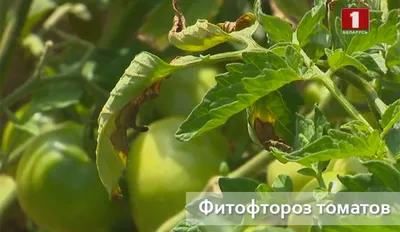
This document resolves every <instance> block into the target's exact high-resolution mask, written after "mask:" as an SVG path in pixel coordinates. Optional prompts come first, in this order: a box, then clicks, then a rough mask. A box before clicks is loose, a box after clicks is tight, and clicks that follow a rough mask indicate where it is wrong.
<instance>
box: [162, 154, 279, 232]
mask: <svg viewBox="0 0 400 232" xmlns="http://www.w3.org/2000/svg"><path fill="white" fill-rule="evenodd" d="M274 159H275V158H274V156H273V155H271V153H269V152H267V151H261V152H260V153H258V154H257V155H256V156H255V157H253V158H252V159H251V160H249V161H248V162H247V163H245V164H243V165H242V166H241V167H239V168H238V169H236V170H235V171H233V172H231V173H229V174H228V176H227V177H228V178H237V177H248V178H252V177H254V176H256V175H257V174H258V173H260V171H261V170H263V169H264V168H265V167H266V166H267V165H268V164H269V163H270V162H272V161H273V160H274ZM213 179H215V177H213V178H212V179H211V180H213ZM212 184H215V182H211V181H210V182H209V185H212ZM205 189H207V186H206V188H205ZM204 194H205V192H203V193H202V194H200V195H199V196H198V198H201V197H202V196H203V195H204ZM185 216H186V210H185V209H183V210H182V211H180V212H179V213H177V214H176V215H174V216H173V217H171V218H169V219H168V220H167V221H166V222H165V223H164V224H162V225H161V226H160V227H159V228H158V229H157V230H156V232H168V231H171V230H172V229H173V228H174V227H175V226H176V225H177V224H178V223H179V222H180V221H182V220H184V219H185Z"/></svg>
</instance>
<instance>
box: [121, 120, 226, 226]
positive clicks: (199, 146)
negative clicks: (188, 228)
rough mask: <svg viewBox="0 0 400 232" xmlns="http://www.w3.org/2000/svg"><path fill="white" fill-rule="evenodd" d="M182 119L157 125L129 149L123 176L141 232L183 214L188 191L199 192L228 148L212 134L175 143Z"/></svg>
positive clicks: (151, 126) (217, 167)
mask: <svg viewBox="0 0 400 232" xmlns="http://www.w3.org/2000/svg"><path fill="white" fill-rule="evenodd" d="M183 120H184V118H183V117H168V118H165V119H162V120H159V121H156V122H154V123H152V124H150V125H149V128H150V130H149V131H148V132H145V133H142V134H140V135H139V136H138V137H137V138H136V140H135V141H134V142H133V144H132V145H131V148H130V153H129V156H128V162H127V173H126V178H127V183H128V189H129V197H130V199H131V208H132V213H133V219H134V221H135V223H136V225H137V227H138V228H139V231H140V232H154V231H155V230H156V228H157V227H158V226H160V225H161V224H162V223H163V222H164V221H165V220H166V219H168V218H169V217H171V216H173V215H174V214H176V213H178V212H179V211H180V210H182V209H183V208H184V207H185V205H186V192H201V191H202V190H203V188H204V187H205V185H206V184H207V182H208V180H209V179H210V178H211V177H213V176H215V175H218V170H219V167H220V164H221V163H222V162H223V161H224V160H225V159H226V157H227V155H228V152H229V150H228V144H227V142H226V140H225V138H223V136H222V135H220V134H218V133H214V132H216V131H211V132H209V133H207V134H204V135H202V136H200V137H198V138H195V139H193V140H191V141H189V142H185V143H183V142H180V141H178V140H176V138H175V137H174V133H175V131H176V130H177V128H178V127H179V125H180V124H181V123H182V122H183Z"/></svg>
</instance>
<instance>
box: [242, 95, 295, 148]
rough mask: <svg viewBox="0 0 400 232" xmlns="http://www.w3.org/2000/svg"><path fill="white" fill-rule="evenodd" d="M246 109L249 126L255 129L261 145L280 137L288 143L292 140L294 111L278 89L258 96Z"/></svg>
mask: <svg viewBox="0 0 400 232" xmlns="http://www.w3.org/2000/svg"><path fill="white" fill-rule="evenodd" d="M247 111H248V113H249V123H250V126H251V127H252V128H254V129H255V133H256V135H257V137H258V140H259V141H260V143H261V144H262V145H263V144H264V143H265V142H268V141H270V140H274V141H278V140H279V139H280V138H282V139H283V140H284V141H286V142H287V143H289V144H291V143H292V142H293V139H294V134H293V132H294V121H295V120H294V116H295V112H296V111H295V109H294V110H293V109H292V108H291V107H289V106H288V103H287V101H285V100H284V99H283V96H282V93H281V92H280V91H278V90H277V91H274V92H271V93H269V94H267V95H266V96H265V97H262V98H260V99H259V100H257V101H256V102H255V103H254V104H253V105H251V106H250V107H249V108H248V109H247Z"/></svg>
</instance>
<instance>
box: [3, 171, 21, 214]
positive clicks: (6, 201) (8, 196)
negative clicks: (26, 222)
mask: <svg viewBox="0 0 400 232" xmlns="http://www.w3.org/2000/svg"><path fill="white" fill-rule="evenodd" d="M0 189H1V191H0V216H1V215H2V214H3V213H4V211H5V210H6V209H7V207H8V206H9V205H10V204H11V202H12V201H13V200H14V199H15V198H16V190H17V184H16V183H15V181H14V179H13V178H12V177H10V176H7V175H0Z"/></svg>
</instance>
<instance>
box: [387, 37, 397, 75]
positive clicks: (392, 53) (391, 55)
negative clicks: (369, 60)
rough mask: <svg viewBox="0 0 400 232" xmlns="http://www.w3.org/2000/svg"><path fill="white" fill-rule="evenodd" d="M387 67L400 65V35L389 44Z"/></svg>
mask: <svg viewBox="0 0 400 232" xmlns="http://www.w3.org/2000/svg"><path fill="white" fill-rule="evenodd" d="M385 63H386V67H388V68H392V67H393V66H397V65H400V37H399V36H398V38H397V40H396V42H395V43H394V44H392V45H391V46H389V48H388V49H387V52H386V57H385Z"/></svg>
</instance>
